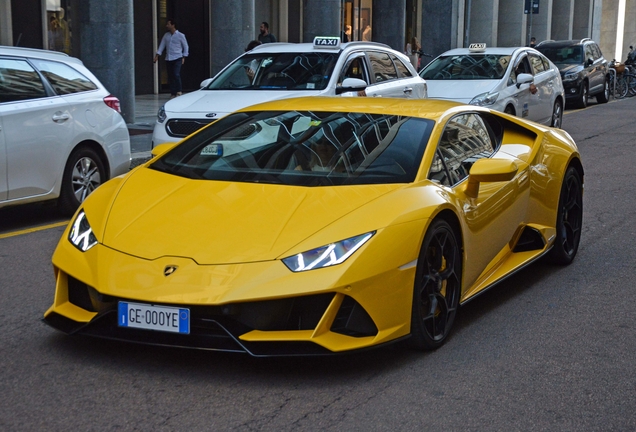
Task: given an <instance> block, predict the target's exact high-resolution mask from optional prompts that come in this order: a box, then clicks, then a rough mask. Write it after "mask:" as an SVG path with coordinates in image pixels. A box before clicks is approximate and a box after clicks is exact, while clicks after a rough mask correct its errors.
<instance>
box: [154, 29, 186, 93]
mask: <svg viewBox="0 0 636 432" xmlns="http://www.w3.org/2000/svg"><path fill="white" fill-rule="evenodd" d="M166 29H168V31H167V32H166V34H164V35H163V38H162V39H161V43H160V44H159V48H158V49H157V53H156V54H155V59H154V63H156V62H157V60H159V56H160V55H161V54H162V53H163V50H164V49H165V50H166V68H167V69H168V84H169V85H170V98H174V97H177V96H181V94H182V87H181V66H182V65H183V63H185V58H186V57H187V56H188V54H189V52H188V51H189V48H188V41H186V37H185V35H184V34H183V33H181V32H180V31H179V30H177V24H176V23H175V22H174V20H172V19H169V20H168V22H167V23H166Z"/></svg>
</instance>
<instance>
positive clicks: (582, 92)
mask: <svg viewBox="0 0 636 432" xmlns="http://www.w3.org/2000/svg"><path fill="white" fill-rule="evenodd" d="M588 97H589V94H588V90H587V83H585V82H584V83H582V84H581V88H580V89H579V100H578V101H577V105H578V106H579V108H587V100H588Z"/></svg>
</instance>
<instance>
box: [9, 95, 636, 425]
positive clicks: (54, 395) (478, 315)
mask: <svg viewBox="0 0 636 432" xmlns="http://www.w3.org/2000/svg"><path fill="white" fill-rule="evenodd" d="M634 112H636V99H628V100H623V101H618V102H612V103H609V104H607V105H598V106H594V105H593V106H591V107H589V108H588V109H586V110H580V111H566V115H565V118H564V129H566V130H567V131H568V132H569V133H570V134H571V135H572V136H573V137H574V138H575V140H576V141H577V143H578V144H579V147H580V151H581V153H582V155H583V162H584V167H585V171H586V176H585V196H584V231H583V235H582V240H581V247H580V249H579V254H578V256H577V258H576V260H575V262H574V263H573V264H572V265H571V266H569V267H564V268H561V267H553V266H548V265H546V264H544V263H541V262H540V263H538V264H537V265H534V266H532V267H529V268H527V269H525V270H524V271H522V272H521V273H518V274H517V275H515V276H513V277H511V278H510V279H508V280H507V281H505V282H504V283H502V284H500V285H498V286H497V287H496V288H494V289H493V290H491V291H489V292H488V293H486V294H484V295H482V296H480V297H478V298H477V299H476V300H474V301H472V302H470V303H468V304H467V305H465V306H463V307H462V308H461V310H460V314H459V316H458V319H457V321H456V324H455V328H454V332H453V334H452V336H451V337H450V339H449V340H448V343H447V344H446V345H444V346H443V347H442V348H441V349H439V350H437V351H435V352H430V353H420V352H414V351H410V350H408V349H407V348H405V347H403V346H401V345H392V346H389V347H386V348H384V349H379V350H375V351H367V352H364V353H358V354H354V355H345V356H337V357H329V358H298V359H253V358H250V357H248V356H245V355H236V354H233V355H230V354H223V353H215V352H203V351H190V350H177V349H169V348H158V347H146V346H137V345H129V344H124V343H115V342H107V341H106V342H105V341H100V340H93V339H88V338H72V337H68V336H65V335H63V334H61V333H58V332H56V331H54V330H53V329H51V328H49V327H47V326H46V325H45V324H43V323H42V322H41V321H40V318H41V316H42V314H43V313H44V311H45V310H46V309H47V308H48V307H49V305H50V304H51V303H52V300H53V293H54V279H53V272H52V267H51V264H50V257H51V254H52V252H53V249H54V247H55V244H56V243H57V240H58V239H59V237H60V235H61V233H62V230H63V227H61V226H57V227H56V226H55V225H54V226H53V227H52V228H48V229H43V230H39V231H34V232H28V233H26V232H22V233H20V232H19V230H25V229H28V228H32V227H35V226H40V225H47V224H55V223H56V222H59V221H63V218H61V217H60V216H58V215H56V214H55V213H54V211H53V208H51V207H46V206H28V207H24V208H17V209H5V210H0V269H1V271H0V292H1V293H2V297H1V299H2V307H1V308H0V351H1V353H2V354H1V355H0V430H3V431H26V430H40V429H47V430H86V431H88V430H98V431H101V430H116V429H117V430H144V431H145V430H152V431H163V430H167V431H168V430H170V431H172V430H194V431H198V430H202V431H210V430H276V431H291V430H334V431H342V430H355V431H357V430H365V431H374V430H418V431H421V430H426V431H428V430H443V431H491V430H493V431H495V430H496V431H517V430H518V431H529V430H532V431H540V430H547V431H633V430H636V320H635V318H634V315H635V314H634V311H635V310H636V289H635V288H634V282H633V281H634V280H635V279H636V277H635V276H636V271H635V270H634V263H635V262H636V256H635V255H636V248H634V246H633V242H634V239H636V235H635V234H636V233H635V230H636V229H635V228H634V226H635V225H634V222H635V221H636V204H635V200H634V197H635V196H636V190H635V189H636V182H635V181H634V168H633V167H634V166H636V148H635V146H636V144H635V141H636V140H635V139H634V134H635V132H636V124H635V121H634V120H635V116H634ZM9 233H14V234H17V235H12V236H9Z"/></svg>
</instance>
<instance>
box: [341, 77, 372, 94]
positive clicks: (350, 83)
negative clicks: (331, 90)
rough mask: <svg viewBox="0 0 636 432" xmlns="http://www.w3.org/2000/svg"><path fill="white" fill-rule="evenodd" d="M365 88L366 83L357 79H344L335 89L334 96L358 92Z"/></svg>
mask: <svg viewBox="0 0 636 432" xmlns="http://www.w3.org/2000/svg"><path fill="white" fill-rule="evenodd" d="M366 88H367V82H366V81H365V80H361V79H359V78H345V79H344V80H343V81H342V85H341V86H340V87H336V94H342V93H346V92H358V91H362V90H364V89H366Z"/></svg>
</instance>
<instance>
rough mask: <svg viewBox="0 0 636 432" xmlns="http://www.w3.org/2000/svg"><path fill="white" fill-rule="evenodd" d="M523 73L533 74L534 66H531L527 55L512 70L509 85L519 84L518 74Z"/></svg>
mask: <svg viewBox="0 0 636 432" xmlns="http://www.w3.org/2000/svg"><path fill="white" fill-rule="evenodd" d="M522 73H526V74H530V75H532V67H531V66H530V62H529V61H528V57H527V56H525V55H524V56H523V57H521V59H519V60H518V61H517V63H516V64H515V67H514V68H513V69H512V70H511V71H510V79H509V80H508V85H509V86H511V85H513V84H517V76H518V75H519V74H522Z"/></svg>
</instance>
